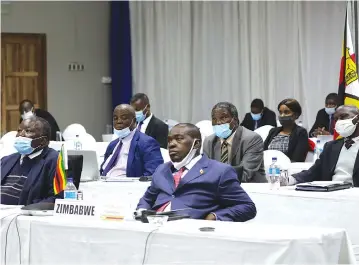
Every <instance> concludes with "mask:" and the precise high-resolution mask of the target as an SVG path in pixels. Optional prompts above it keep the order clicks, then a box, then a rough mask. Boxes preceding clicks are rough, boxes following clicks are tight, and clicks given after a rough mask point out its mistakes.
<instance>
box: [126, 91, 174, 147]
mask: <svg viewBox="0 0 359 265" xmlns="http://www.w3.org/2000/svg"><path fill="white" fill-rule="evenodd" d="M131 106H132V107H134V109H135V110H136V121H137V129H138V130H140V132H142V133H145V134H147V135H149V136H151V137H152V138H154V139H155V140H157V142H158V143H159V144H160V147H161V148H165V149H167V137H168V125H167V124H166V123H164V122H163V121H161V120H160V119H157V118H156V117H155V115H153V114H152V113H151V105H150V100H149V99H148V97H147V95H146V94H143V93H137V94H136V95H134V96H133V97H132V98H131Z"/></svg>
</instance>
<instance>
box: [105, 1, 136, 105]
mask: <svg viewBox="0 0 359 265" xmlns="http://www.w3.org/2000/svg"><path fill="white" fill-rule="evenodd" d="M109 56H110V64H111V65H110V67H111V78H112V107H113V108H115V107H116V106H117V105H118V104H121V103H129V102H130V99H131V96H132V63H131V28H130V3H129V1H111V22H110V55H109Z"/></svg>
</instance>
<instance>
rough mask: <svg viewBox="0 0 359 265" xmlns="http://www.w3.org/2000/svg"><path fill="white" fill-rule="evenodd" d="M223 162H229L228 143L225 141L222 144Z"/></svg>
mask: <svg viewBox="0 0 359 265" xmlns="http://www.w3.org/2000/svg"><path fill="white" fill-rule="evenodd" d="M221 162H222V163H228V143H227V142H226V141H223V143H222V146H221Z"/></svg>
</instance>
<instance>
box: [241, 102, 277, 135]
mask: <svg viewBox="0 0 359 265" xmlns="http://www.w3.org/2000/svg"><path fill="white" fill-rule="evenodd" d="M264 125H271V126H273V127H277V120H276V116H275V113H274V112H273V111H271V110H270V109H268V108H267V107H264V103H263V101H262V100H261V99H259V98H256V99H254V100H253V101H252V103H251V112H250V113H247V114H246V116H245V117H244V120H243V121H242V123H241V126H243V127H246V128H247V129H248V130H251V131H254V130H256V129H258V128H259V127H262V126H264Z"/></svg>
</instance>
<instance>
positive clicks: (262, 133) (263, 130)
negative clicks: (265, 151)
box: [254, 125, 274, 142]
mask: <svg viewBox="0 0 359 265" xmlns="http://www.w3.org/2000/svg"><path fill="white" fill-rule="evenodd" d="M272 128H274V127H273V126H271V125H264V126H262V127H259V128H258V129H256V130H254V132H255V133H258V134H259V135H260V136H261V137H262V140H263V142H264V141H265V140H266V139H267V136H268V133H269V131H270V130H271V129H272Z"/></svg>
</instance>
